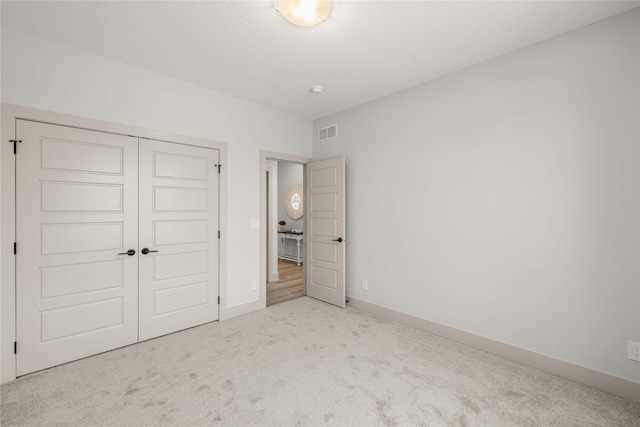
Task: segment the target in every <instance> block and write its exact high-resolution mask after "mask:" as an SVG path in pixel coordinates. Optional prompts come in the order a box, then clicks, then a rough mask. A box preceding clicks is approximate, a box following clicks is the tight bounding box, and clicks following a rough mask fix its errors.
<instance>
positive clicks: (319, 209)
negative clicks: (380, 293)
mask: <svg viewBox="0 0 640 427" xmlns="http://www.w3.org/2000/svg"><path fill="white" fill-rule="evenodd" d="M306 170H307V172H306V189H305V197H306V201H305V204H306V205H307V212H306V228H305V239H306V240H307V252H306V257H305V266H306V267H305V268H306V278H307V279H306V280H307V282H306V285H307V295H308V296H310V297H312V298H317V299H319V300H322V301H325V302H328V303H330V304H334V305H337V306H339V307H344V306H345V243H346V242H345V183H344V179H345V164H344V158H338V159H331V160H324V161H321V162H314V163H307V165H306Z"/></svg>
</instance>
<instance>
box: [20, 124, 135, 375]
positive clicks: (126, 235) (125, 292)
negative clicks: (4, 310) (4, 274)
mask: <svg viewBox="0 0 640 427" xmlns="http://www.w3.org/2000/svg"><path fill="white" fill-rule="evenodd" d="M17 136H18V139H21V140H22V143H21V144H20V145H19V147H18V153H17V155H16V187H17V188H16V190H17V195H18V197H17V201H16V210H17V212H16V213H17V215H16V241H17V243H18V244H17V247H18V251H17V254H16V277H17V279H16V280H17V281H16V313H17V318H16V329H17V330H16V332H17V340H18V352H17V359H16V363H17V365H16V366H17V369H16V370H17V375H23V374H27V373H29V372H34V371H37V370H40V369H44V368H48V367H50V366H54V365H59V364H61V363H66V362H69V361H71V360H76V359H79V358H82V357H86V356H89V355H92V354H97V353H101V352H103V351H107V350H111V349H113V348H117V347H121V346H125V345H128V344H131V343H134V342H136V341H137V340H138V265H137V264H138V262H137V253H136V254H135V255H134V256H128V255H120V254H122V253H125V252H127V250H128V249H137V246H138V203H137V201H138V150H137V139H136V138H131V137H127V136H121V135H113V134H107V133H102V132H94V131H89V130H84V129H76V128H69V127H65V126H57V125H51V124H44V123H38V122H31V121H25V120H18V122H17Z"/></svg>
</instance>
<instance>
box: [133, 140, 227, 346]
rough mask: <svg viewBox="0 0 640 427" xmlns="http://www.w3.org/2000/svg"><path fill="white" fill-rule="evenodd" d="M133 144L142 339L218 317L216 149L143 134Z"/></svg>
mask: <svg viewBox="0 0 640 427" xmlns="http://www.w3.org/2000/svg"><path fill="white" fill-rule="evenodd" d="M139 149H140V205H139V209H140V227H139V228H140V249H141V253H140V257H139V266H140V267H139V268H140V282H139V283H140V284H139V286H140V294H139V297H140V302H139V304H140V332H139V333H140V340H145V339H149V338H153V337H157V336H159V335H164V334H168V333H171V332H175V331H178V330H181V329H185V328H189V327H192V326H196V325H199V324H202V323H206V322H211V321H213V320H217V319H218V191H219V190H218V168H217V163H218V155H219V153H218V151H217V150H213V149H207V148H200V147H193V146H188V145H181V144H171V143H166V142H161V141H154V140H144V139H141V140H140V143H139ZM145 248H146V249H148V250H149V251H150V252H149V253H147V254H144V253H143V252H146V250H145Z"/></svg>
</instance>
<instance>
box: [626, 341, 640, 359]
mask: <svg viewBox="0 0 640 427" xmlns="http://www.w3.org/2000/svg"><path fill="white" fill-rule="evenodd" d="M629 359H631V360H635V361H638V362H640V342H633V341H629Z"/></svg>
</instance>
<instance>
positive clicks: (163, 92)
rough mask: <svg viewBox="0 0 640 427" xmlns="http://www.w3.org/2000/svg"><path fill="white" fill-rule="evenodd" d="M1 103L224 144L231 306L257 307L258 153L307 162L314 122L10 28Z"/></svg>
mask: <svg viewBox="0 0 640 427" xmlns="http://www.w3.org/2000/svg"><path fill="white" fill-rule="evenodd" d="M1 100H2V102H5V103H10V104H16V105H21V106H26V107H32V108H38V109H43V110H49V111H54V112H59V113H65V114H72V115H77V116H81V117H87V118H92V119H98V120H104V121H110V122H115V123H121V124H127V125H133V126H138V127H144V128H148V129H154V130H159V131H166V132H172V133H177V134H183V135H189V136H195V137H200V138H206V139H210V140H216V141H220V142H225V143H227V144H228V158H227V161H228V164H226V165H223V168H224V169H225V171H226V173H227V174H228V188H227V191H228V193H227V194H228V202H227V218H228V224H227V225H228V229H227V230H226V232H227V238H228V239H227V244H228V246H227V249H228V253H227V259H228V265H227V279H228V288H227V295H228V301H227V306H228V307H233V306H238V305H242V304H246V303H250V302H252V301H257V300H258V299H259V290H251V286H250V284H251V280H259V277H260V258H259V250H260V233H259V230H256V229H250V228H249V221H250V219H251V218H260V187H259V186H260V177H259V174H260V157H259V154H260V153H259V150H260V149H265V150H271V151H277V152H282V153H289V154H294V155H300V156H309V155H310V154H311V136H310V135H311V127H312V124H311V121H310V120H307V119H303V118H300V117H295V116H292V115H288V114H285V113H282V112H279V111H276V110H273V109H270V108H267V107H263V106H259V105H256V104H252V103H250V102H247V101H244V100H241V99H238V98H235V97H231V96H227V95H224V94H221V93H217V92H214V91H210V90H207V89H203V88H201V87H198V86H194V85H191V84H188V83H184V82H181V81H178V80H174V79H171V78H168V77H165V76H162V75H159V74H155V73H151V72H148V71H145V70H141V69H138V68H135V67H131V66H128V65H125V64H122V63H118V62H115V61H111V60H108V59H105V58H102V57H99V56H95V55H92V54H88V53H86V52H83V51H80V50H77V49H72V48H68V47H65V46H62V45H59V44H56V43H51V42H49V41H45V40H42V39H38V38H33V37H31V36H27V35H24V34H21V33H19V32H16V31H14V30H9V29H7V28H3V29H2V99H1Z"/></svg>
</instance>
